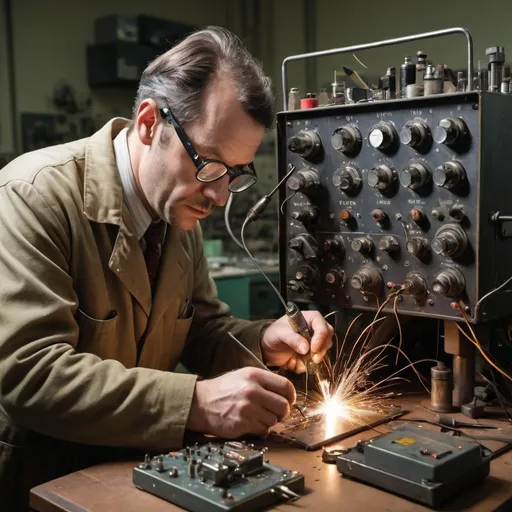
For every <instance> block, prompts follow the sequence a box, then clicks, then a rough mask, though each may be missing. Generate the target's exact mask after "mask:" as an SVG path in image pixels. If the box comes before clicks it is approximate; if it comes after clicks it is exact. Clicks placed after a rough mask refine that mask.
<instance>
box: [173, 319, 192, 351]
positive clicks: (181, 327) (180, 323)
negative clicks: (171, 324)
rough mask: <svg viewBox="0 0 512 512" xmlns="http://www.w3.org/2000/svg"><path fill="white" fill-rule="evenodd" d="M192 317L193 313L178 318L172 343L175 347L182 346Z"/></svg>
mask: <svg viewBox="0 0 512 512" xmlns="http://www.w3.org/2000/svg"><path fill="white" fill-rule="evenodd" d="M193 319H194V313H192V315H191V316H189V317H188V318H178V319H177V320H176V327H175V329H174V343H175V345H176V347H183V345H184V344H185V341H186V339H187V336H188V332H189V331H190V325H191V324H192V320H193Z"/></svg>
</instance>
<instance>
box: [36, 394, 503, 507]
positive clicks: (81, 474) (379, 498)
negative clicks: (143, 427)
mask: <svg viewBox="0 0 512 512" xmlns="http://www.w3.org/2000/svg"><path fill="white" fill-rule="evenodd" d="M404 407H406V408H407V409H409V410H410V411H411V412H410V413H409V414H408V416H409V417H415V418H418V417H429V416H428V415H429V413H427V412H425V411H424V410H422V409H420V408H415V407H414V406H413V405H411V404H410V403H409V405H404ZM456 416H457V417H458V418H459V419H460V420H461V421H466V422H468V421H474V420H469V419H468V418H465V417H463V416H460V415H456ZM406 417H407V416H406ZM406 417H405V418H406ZM429 419H433V417H432V416H430V417H429ZM486 422H489V420H482V423H486ZM498 423H499V424H500V426H503V427H504V428H507V426H508V425H510V423H507V422H496V421H493V424H498ZM378 429H379V430H380V431H383V432H385V431H386V427H385V426H380V427H378ZM507 430H508V431H509V433H508V437H512V433H510V432H512V428H507ZM467 432H468V433H471V434H473V435H480V436H484V435H486V434H487V435H500V434H499V431H497V430H478V431H474V430H473V431H467ZM375 435H377V434H376V433H375V432H373V431H366V432H363V433H360V434H357V435H356V436H353V437H352V438H348V439H346V440H344V441H341V442H339V443H336V444H334V445H332V446H329V448H335V447H351V446H354V444H355V443H356V441H357V440H359V439H368V438H371V437H374V436H375ZM501 435H504V434H501ZM484 444H485V445H486V446H488V447H489V448H490V449H492V450H495V449H497V448H499V447H500V446H503V444H502V443H496V442H485V443H484ZM265 445H266V446H268V448H269V451H268V452H267V456H268V458H269V459H270V462H271V463H272V464H276V465H278V466H282V467H284V468H286V469H290V470H297V471H300V472H301V473H303V474H304V476H305V480H306V491H305V493H304V494H303V496H302V497H301V498H300V499H299V500H298V501H296V502H295V503H290V504H281V505H279V506H277V507H276V508H275V509H274V510H281V511H295V512H297V511H298V510H320V511H326V512H327V511H330V510H343V511H344V512H351V511H358V512H360V511H365V512H367V511H374V510H375V511H377V510H378V511H389V512H391V511H393V512H413V511H414V512H418V511H427V510H431V509H429V508H427V507H424V506H422V505H419V504H416V503H413V502H411V501H408V500H406V499H404V498H401V497H399V496H395V495H392V494H390V493H387V492H385V491H381V490H379V489H376V488H373V487H369V486H367V485H365V484H362V483H359V482H356V481H354V480H350V479H347V478H344V477H343V476H342V475H340V473H339V472H338V470H337V468H336V465H331V464H325V463H323V462H322V459H321V456H322V451H321V450H318V451H310V452H308V451H304V450H302V449H297V448H295V447H293V446H290V445H288V444H283V443H279V442H273V441H270V440H268V442H267V443H265ZM140 462H141V461H140V460H134V461H132V462H111V463H107V464H101V465H98V466H93V467H91V468H87V469H85V470H82V471H78V472H76V473H72V474H70V475H67V476H64V477H62V478H58V479H56V480H53V481H51V482H47V483H45V484H43V485H40V486H38V487H35V488H34V489H32V491H31V494H30V505H31V508H33V509H34V510H36V511H38V512H62V511H69V512H83V511H90V512H107V511H108V512H112V511H117V510H119V511H123V512H140V511H146V510H148V511H151V512H170V511H172V510H181V509H179V508H178V507H175V506H174V505H172V504H170V503H167V502H166V501H164V500H162V499H160V498H157V497H155V496H152V495H151V494H148V493H146V492H144V491H141V490H139V489H137V488H135V487H134V485H133V483H132V469H133V467H134V466H135V465H137V464H138V463H140ZM510 498H512V451H511V452H508V453H507V454H505V455H502V456H501V457H499V458H497V459H496V460H494V461H492V462H491V471H490V475H489V476H488V477H487V478H486V479H485V480H484V482H483V483H482V484H481V485H480V486H477V487H475V488H473V489H471V490H469V491H465V492H464V493H463V494H461V495H459V496H458V497H457V498H455V499H453V500H450V501H449V502H447V503H446V505H445V506H444V507H441V509H440V510H450V511H459V510H469V511H486V512H487V511H491V510H494V509H496V508H497V507H499V506H500V505H501V504H503V503H504V502H505V501H507V500H508V499H510ZM511 507H512V505H511Z"/></svg>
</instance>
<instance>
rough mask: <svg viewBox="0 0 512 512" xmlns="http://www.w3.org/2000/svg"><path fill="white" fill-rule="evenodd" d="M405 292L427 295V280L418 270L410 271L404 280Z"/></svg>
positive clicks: (417, 295) (419, 295)
mask: <svg viewBox="0 0 512 512" xmlns="http://www.w3.org/2000/svg"><path fill="white" fill-rule="evenodd" d="M404 288H405V293H408V294H409V295H414V296H416V297H421V296H425V295H427V281H426V280H425V279H424V278H423V277H422V276H421V275H420V274H418V273H417V272H409V273H408V274H407V275H406V276H405V281H404Z"/></svg>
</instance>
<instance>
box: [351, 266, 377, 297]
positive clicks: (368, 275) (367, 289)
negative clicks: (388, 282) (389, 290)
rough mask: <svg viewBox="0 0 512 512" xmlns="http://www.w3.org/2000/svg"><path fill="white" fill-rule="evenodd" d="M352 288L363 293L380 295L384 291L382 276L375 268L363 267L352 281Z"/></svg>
mask: <svg viewBox="0 0 512 512" xmlns="http://www.w3.org/2000/svg"><path fill="white" fill-rule="evenodd" d="M350 284H351V285H352V288H354V289H356V290H359V291H360V292H361V293H374V294H376V295H380V293H381V291H382V285H383V281H382V275H381V273H380V272H379V271H378V270H376V269H374V268H373V267H361V268H360V269H359V270H358V271H357V272H356V273H355V274H354V275H353V276H352V279H351V280H350Z"/></svg>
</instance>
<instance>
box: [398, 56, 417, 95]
mask: <svg viewBox="0 0 512 512" xmlns="http://www.w3.org/2000/svg"><path fill="white" fill-rule="evenodd" d="M414 83H416V65H415V64H414V62H413V61H412V59H411V57H405V61H404V63H403V64H402V65H401V66H400V97H401V98H405V97H406V89H407V86H408V85H410V84H414Z"/></svg>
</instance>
